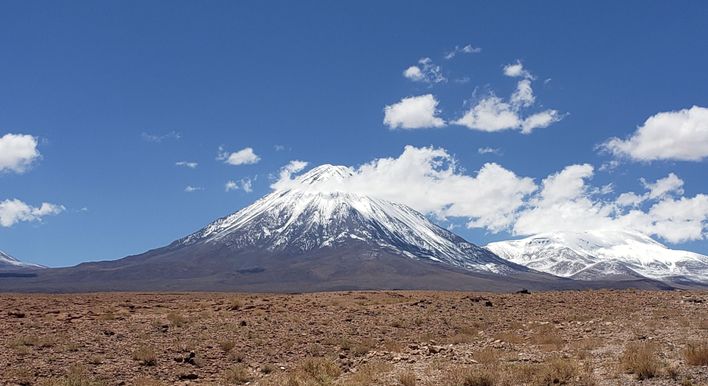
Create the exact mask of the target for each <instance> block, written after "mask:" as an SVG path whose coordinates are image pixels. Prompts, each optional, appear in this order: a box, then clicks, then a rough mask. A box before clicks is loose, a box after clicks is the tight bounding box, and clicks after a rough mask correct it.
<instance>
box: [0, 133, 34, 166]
mask: <svg viewBox="0 0 708 386" xmlns="http://www.w3.org/2000/svg"><path fill="white" fill-rule="evenodd" d="M40 157H41V155H40V153H39V150H37V139H36V138H35V137H33V136H31V135H27V134H5V135H3V136H2V137H0V173H2V172H6V171H8V172H15V173H24V172H25V171H27V169H28V168H29V167H30V166H31V165H32V163H34V162H35V161H36V160H38V159H39V158H40Z"/></svg>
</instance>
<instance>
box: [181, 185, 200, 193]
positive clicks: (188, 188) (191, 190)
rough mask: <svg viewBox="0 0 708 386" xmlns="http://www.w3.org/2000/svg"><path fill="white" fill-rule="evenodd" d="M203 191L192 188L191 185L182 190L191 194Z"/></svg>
mask: <svg viewBox="0 0 708 386" xmlns="http://www.w3.org/2000/svg"><path fill="white" fill-rule="evenodd" d="M202 190H204V188H202V187H201V186H192V185H187V187H185V188H184V191H185V192H187V193H193V192H199V191H202Z"/></svg>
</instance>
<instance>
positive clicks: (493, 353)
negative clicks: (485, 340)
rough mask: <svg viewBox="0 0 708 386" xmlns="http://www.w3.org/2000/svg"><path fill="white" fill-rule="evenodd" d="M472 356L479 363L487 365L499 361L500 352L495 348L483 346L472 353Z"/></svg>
mask: <svg viewBox="0 0 708 386" xmlns="http://www.w3.org/2000/svg"><path fill="white" fill-rule="evenodd" d="M472 357H473V358H474V360H476V361H477V362H479V363H481V364H485V365H489V364H495V363H497V362H499V357H500V353H499V351H498V350H497V349H494V348H491V347H485V348H483V349H482V350H479V351H477V352H476V353H474V354H473V355H472Z"/></svg>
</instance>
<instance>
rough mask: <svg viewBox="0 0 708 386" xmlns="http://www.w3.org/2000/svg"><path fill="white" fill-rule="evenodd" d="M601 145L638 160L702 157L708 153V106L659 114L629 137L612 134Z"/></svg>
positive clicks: (611, 151) (690, 159) (694, 159)
mask: <svg viewBox="0 0 708 386" xmlns="http://www.w3.org/2000/svg"><path fill="white" fill-rule="evenodd" d="M601 147H602V148H603V149H605V150H607V151H609V152H610V153H612V154H614V155H616V156H621V157H627V158H629V159H632V160H635V161H655V160H676V161H701V160H703V159H704V158H706V157H708V108H705V107H699V106H693V107H691V108H690V109H683V110H678V111H667V112H661V113H658V114H655V115H653V116H651V117H649V119H647V120H646V121H645V122H644V124H643V125H641V126H639V128H637V130H636V131H635V132H634V133H633V134H632V135H631V136H630V137H629V138H627V139H620V138H610V139H609V140H608V141H607V142H605V143H604V144H603V145H602V146H601Z"/></svg>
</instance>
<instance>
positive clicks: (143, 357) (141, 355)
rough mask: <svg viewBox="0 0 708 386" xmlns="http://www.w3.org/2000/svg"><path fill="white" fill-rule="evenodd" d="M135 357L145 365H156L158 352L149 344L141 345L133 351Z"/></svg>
mask: <svg viewBox="0 0 708 386" xmlns="http://www.w3.org/2000/svg"><path fill="white" fill-rule="evenodd" d="M133 359H135V360H136V361H139V362H140V364H141V365H143V366H155V365H156V364H157V354H156V353H155V350H153V349H152V348H150V347H148V346H140V347H138V349H137V350H135V352H133Z"/></svg>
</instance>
